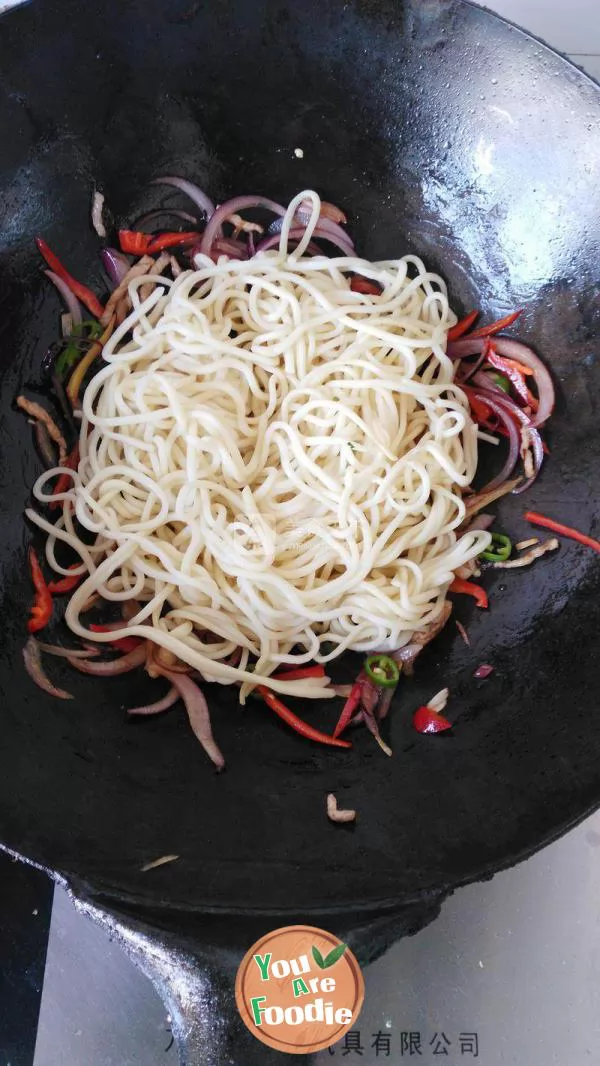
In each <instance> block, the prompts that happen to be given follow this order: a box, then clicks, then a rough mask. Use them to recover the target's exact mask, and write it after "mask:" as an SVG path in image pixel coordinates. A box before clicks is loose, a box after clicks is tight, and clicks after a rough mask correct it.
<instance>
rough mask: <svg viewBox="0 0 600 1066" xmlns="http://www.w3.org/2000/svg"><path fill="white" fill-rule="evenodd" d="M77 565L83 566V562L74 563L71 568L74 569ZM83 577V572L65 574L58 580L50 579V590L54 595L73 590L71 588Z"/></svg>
mask: <svg viewBox="0 0 600 1066" xmlns="http://www.w3.org/2000/svg"><path fill="white" fill-rule="evenodd" d="M76 566H81V563H72V565H71V566H70V567H69V570H74V569H75V567H76ZM82 577H83V574H72V575H71V576H70V577H67V576H66V574H65V576H64V577H61V578H59V580H58V581H49V582H48V592H50V593H51V594H52V595H53V596H60V595H62V593H63V592H71V590H72V589H74V588H75V587H76V586H77V585H78V584H79V582H80V581H81V579H82Z"/></svg>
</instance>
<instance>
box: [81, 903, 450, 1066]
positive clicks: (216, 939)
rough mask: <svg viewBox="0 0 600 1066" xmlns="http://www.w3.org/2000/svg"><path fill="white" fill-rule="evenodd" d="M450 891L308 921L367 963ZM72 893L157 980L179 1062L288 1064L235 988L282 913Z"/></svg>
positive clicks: (303, 1058) (428, 916) (427, 916)
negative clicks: (146, 904) (243, 1009)
mask: <svg viewBox="0 0 600 1066" xmlns="http://www.w3.org/2000/svg"><path fill="white" fill-rule="evenodd" d="M447 894H448V893H447V892H437V893H428V894H423V896H421V897H420V898H419V899H417V900H414V901H412V902H410V903H407V904H404V905H402V906H399V907H395V908H393V909H391V910H388V911H387V912H381V911H379V912H377V913H375V914H371V915H365V914H364V913H363V914H354V915H351V914H337V915H333V914H329V915H327V916H320V917H317V916H316V915H314V916H311V917H310V920H309V921H310V924H311V925H315V926H317V927H320V928H323V929H328V930H329V931H330V932H332V933H335V934H336V935H337V936H339V937H340V938H341V939H342V940H344V941H345V942H346V943H347V944H349V945H350V947H351V948H352V950H353V951H354V953H355V955H356V957H357V959H358V961H359V963H360V964H361V965H362V966H366V965H367V964H368V963H369V962H372V961H374V959H376V958H379V957H380V956H381V955H383V954H384V953H385V952H386V951H387V949H388V948H389V947H391V946H392V944H394V943H395V942H396V941H397V940H399V939H400V938H401V937H403V936H407V935H412V934H413V933H416V932H418V931H419V930H420V929H422V928H423V927H424V926H425V925H427V924H429V922H431V921H432V920H433V919H434V918H436V917H437V915H438V914H439V912H440V908H441V904H442V902H443V901H444V899H445V898H446V895H447ZM70 895H71V898H72V900H73V903H74V904H75V906H76V907H77V909H78V910H79V911H81V912H83V913H85V914H86V915H87V916H88V917H89V918H91V919H92V920H93V921H95V922H96V923H97V924H98V925H100V926H102V928H104V930H105V931H106V933H107V934H108V936H109V937H110V938H111V939H112V940H116V941H117V942H118V943H119V944H120V945H121V947H122V948H123V950H124V951H125V953H126V954H127V955H128V956H129V958H130V959H131V960H132V962H134V963H135V964H136V965H137V966H138V967H139V968H140V969H141V970H142V972H143V973H145V974H146V976H147V977H149V978H150V980H151V981H152V983H153V984H154V986H155V987H156V989H157V991H158V993H159V995H160V996H161V998H162V1000H163V1002H164V1004H165V1006H166V1008H167V1010H168V1011H169V1013H170V1015H171V1023H172V1031H173V1036H174V1037H175V1040H176V1041H177V1046H178V1049H179V1055H180V1063H181V1066H283V1064H284V1062H287V1061H289V1056H288V1055H285V1054H283V1053H282V1052H279V1051H275V1050H273V1049H271V1048H268V1047H267V1046H266V1045H265V1044H263V1043H262V1042H261V1041H259V1040H257V1039H256V1038H255V1037H254V1036H253V1035H252V1033H250V1031H249V1030H248V1029H247V1028H246V1026H245V1025H244V1023H243V1021H242V1019H241V1017H240V1014H239V1012H238V1009H237V1005H236V1002H235V993H234V989H235V977H236V973H237V969H238V966H239V964H240V962H241V960H242V958H243V956H244V954H245V952H246V951H247V950H248V947H249V946H250V945H251V944H253V943H255V942H256V941H257V940H258V939H259V938H260V937H261V936H263V935H264V934H265V932H267V931H268V930H269V929H273V928H277V926H278V924H284V923H283V921H282V920H281V919H279V922H278V921H277V919H268V918H266V917H252V916H250V915H248V916H247V917H237V918H235V917H233V916H231V917H229V916H223V915H219V916H217V915H214V916H210V915H201V914H187V915H184V914H181V913H177V912H174V913H170V912H167V913H165V912H159V913H156V912H154V911H148V912H147V911H143V910H141V909H140V908H135V910H133V911H131V910H129V908H127V907H125V906H124V907H123V908H119V910H118V911H116V910H115V909H114V905H113V904H112V902H111V909H110V910H108V909H106V908H105V906H104V905H103V904H100V905H99V903H98V901H97V899H93V898H91V897H90V896H89V895H87V894H86V892H85V890H84V889H83V886H80V887H79V889H75V890H73V887H72V888H71V890H70ZM306 921H307V916H304V917H303V916H301V915H298V916H297V917H295V918H294V917H293V916H291V915H290V916H289V917H288V918H287V921H286V922H285V924H286V925H298V924H305V923H306ZM367 994H368V978H367ZM314 1062H315V1057H314V1055H295V1056H294V1064H295V1066H296V1064H297V1066H309V1064H311V1063H314Z"/></svg>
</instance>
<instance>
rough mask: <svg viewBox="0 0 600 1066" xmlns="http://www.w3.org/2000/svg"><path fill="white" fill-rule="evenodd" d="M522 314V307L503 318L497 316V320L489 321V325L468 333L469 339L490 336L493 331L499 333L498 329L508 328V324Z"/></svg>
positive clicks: (510, 324)
mask: <svg viewBox="0 0 600 1066" xmlns="http://www.w3.org/2000/svg"><path fill="white" fill-rule="evenodd" d="M522 314H523V308H521V310H520V311H514V312H513V314H512V315H506V317H505V318H499V319H498V321H497V322H491V323H490V325H489V326H481V327H480V329H476V330H474V332H473V333H469V340H470V341H474V340H477V339H478V338H479V337H492V336H493V335H494V333H500V330H503V329H508V327H509V326H512V324H513V322H516V321H517V319H518V317H519V315H522Z"/></svg>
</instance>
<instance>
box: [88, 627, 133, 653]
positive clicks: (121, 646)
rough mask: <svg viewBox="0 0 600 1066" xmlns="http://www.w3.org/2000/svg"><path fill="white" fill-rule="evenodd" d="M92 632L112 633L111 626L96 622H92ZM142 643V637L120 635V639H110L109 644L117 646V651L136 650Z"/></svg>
mask: <svg viewBox="0 0 600 1066" xmlns="http://www.w3.org/2000/svg"><path fill="white" fill-rule="evenodd" d="M90 629H91V630H92V633H110V632H111V629H112V627H111V626H101V625H96V624H95V623H94V622H92V623H91V624H90ZM141 643H142V638H141V637H119V639H118V640H109V641H107V644H110V646H111V648H116V649H117V651H123V652H129V651H135V649H136V648H139V646H140V644H141Z"/></svg>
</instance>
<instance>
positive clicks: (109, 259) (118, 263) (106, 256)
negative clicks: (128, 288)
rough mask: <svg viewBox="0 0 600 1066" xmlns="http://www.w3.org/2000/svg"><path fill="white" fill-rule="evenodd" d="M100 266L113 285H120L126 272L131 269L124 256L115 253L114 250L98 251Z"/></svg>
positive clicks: (117, 252) (115, 250) (103, 249)
mask: <svg viewBox="0 0 600 1066" xmlns="http://www.w3.org/2000/svg"><path fill="white" fill-rule="evenodd" d="M100 258H101V260H102V266H103V267H104V269H105V271H106V273H107V274H108V276H109V278H110V280H111V281H112V283H113V285H115V286H116V285H120V284H121V282H122V281H123V278H124V277H125V275H126V273H127V271H128V270H129V268H130V267H131V263H130V262H129V260H128V258H127V256H126V255H124V254H123V252H119V251H117V249H116V248H102V249H101V251H100Z"/></svg>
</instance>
